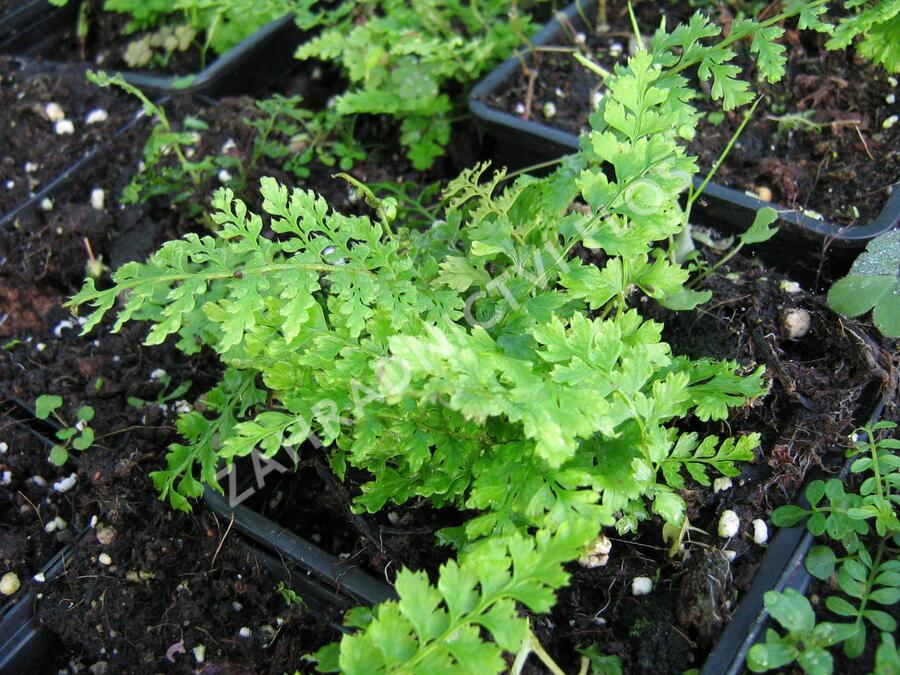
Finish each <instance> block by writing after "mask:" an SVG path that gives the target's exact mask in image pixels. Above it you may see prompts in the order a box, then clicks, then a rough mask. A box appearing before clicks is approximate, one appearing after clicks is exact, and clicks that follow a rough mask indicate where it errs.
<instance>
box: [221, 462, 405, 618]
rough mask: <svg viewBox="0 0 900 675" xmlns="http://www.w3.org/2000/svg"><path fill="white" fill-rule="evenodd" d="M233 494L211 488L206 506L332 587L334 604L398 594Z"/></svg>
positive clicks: (339, 605)
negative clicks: (237, 498)
mask: <svg viewBox="0 0 900 675" xmlns="http://www.w3.org/2000/svg"><path fill="white" fill-rule="evenodd" d="M236 467H237V465H236V464H235V465H232V467H231V470H232V471H237V468H236ZM232 497H233V495H229V496H228V497H226V496H223V495H221V494H219V493H218V492H215V491H214V490H211V489H209V488H207V489H206V491H205V493H204V495H203V499H204V501H205V502H206V505H207V506H208V507H209V508H210V509H211V510H212V511H213V513H215V514H216V516H218V517H219V518H220V519H223V520H226V521H229V522H230V521H231V520H232V519H233V521H234V527H235V528H237V531H239V532H241V533H242V534H244V535H245V536H247V537H249V538H250V539H252V540H253V541H254V542H256V543H257V544H259V545H260V546H263V547H265V548H267V549H269V550H270V551H272V552H273V553H274V554H276V555H277V556H278V557H280V558H282V559H285V560H289V561H290V562H292V563H293V564H294V565H296V566H297V567H299V568H300V569H303V570H305V571H306V573H307V574H308V575H310V577H312V578H315V579H318V581H319V582H320V583H325V584H327V585H328V586H329V587H330V588H331V589H333V590H332V592H331V593H330V595H329V596H328V598H327V599H328V601H329V602H331V603H332V605H333V606H334V607H336V608H338V609H347V608H348V607H349V606H355V605H358V604H366V605H376V604H378V603H379V602H383V601H384V600H390V599H392V598H395V597H396V594H395V593H394V589H393V588H392V587H391V586H388V585H387V584H386V583H384V582H383V581H379V580H378V579H375V578H373V577H372V576H370V575H368V574H366V573H365V572H363V571H362V570H360V569H359V568H358V567H356V566H355V565H354V564H353V563H352V562H349V561H347V560H341V559H340V558H337V557H335V556H334V555H332V554H330V553H327V552H325V551H323V550H322V549H320V548H319V547H318V546H315V545H314V544H312V543H310V542H309V541H307V540H306V539H304V538H302V537H300V536H298V535H296V534H294V533H293V532H291V531H290V530H287V529H285V528H284V527H281V526H280V525H278V524H277V523H275V522H274V521H272V520H269V519H268V518H266V517H265V516H262V515H260V514H259V513H257V512H255V511H253V510H252V509H250V508H248V507H246V506H242V505H240V504H237V505H233V504H232V502H231V498H232ZM348 599H349V600H352V601H353V602H352V605H351V604H348ZM323 600H325V598H323Z"/></svg>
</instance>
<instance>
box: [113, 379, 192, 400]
mask: <svg viewBox="0 0 900 675" xmlns="http://www.w3.org/2000/svg"><path fill="white" fill-rule="evenodd" d="M159 381H160V383H161V384H162V389H160V392H159V394H158V395H157V397H156V398H155V399H154V400H152V401H149V400H147V399H143V398H139V397H137V396H129V397H128V399H127V400H128V405H130V406H132V407H135V408H143V407H144V406H146V405H151V404H154V405H158V406H162V405H165V404H166V403H168V402H169V401H173V400H175V399H177V398H180V397H181V396H184V394H185V393H186V392H187V390H188V389H190V388H191V384H192V382H191V380H185V381H184V382H182V383H181V384H179V385H177V386H174V387H171V388H170V385H172V376H171V375H169V374H168V373H166V374H165V375H162V376H161V377H160V378H159Z"/></svg>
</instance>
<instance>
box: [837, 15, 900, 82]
mask: <svg viewBox="0 0 900 675" xmlns="http://www.w3.org/2000/svg"><path fill="white" fill-rule="evenodd" d="M843 4H844V7H845V9H847V10H849V12H850V15H849V16H845V17H842V18H841V19H840V20H839V21H838V22H837V25H836V26H835V28H834V32H833V33H832V35H831V38H830V39H829V40H828V42H827V43H826V47H827V48H828V49H846V48H847V47H849V46H850V45H852V44H854V41H856V40H858V41H857V42H856V44H855V48H856V51H857V52H859V54H860V55H862V56H863V57H865V58H866V59H868V60H869V61H871V62H872V63H877V64H878V65H880V66H882V67H883V68H884V69H885V70H886V71H887V72H889V73H900V4H898V3H897V2H894V1H893V0H876V1H874V2H867V1H866V0H845V1H844V3H843Z"/></svg>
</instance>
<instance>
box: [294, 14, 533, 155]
mask: <svg viewBox="0 0 900 675" xmlns="http://www.w3.org/2000/svg"><path fill="white" fill-rule="evenodd" d="M304 10H305V11H300V12H299V13H298V22H299V23H300V25H301V26H302V27H303V28H307V29H309V28H313V27H321V28H322V30H321V33H320V34H319V35H317V36H316V37H315V38H313V39H312V40H310V41H309V42H307V43H306V44H303V45H301V46H300V48H299V49H298V50H297V57H298V58H300V59H311V58H316V59H322V60H327V61H334V62H336V63H338V64H340V66H341V67H342V68H343V70H344V72H345V74H346V75H347V78H348V79H349V81H350V87H349V89H348V90H347V91H346V92H344V93H342V94H340V95H339V96H338V97H337V100H336V106H337V111H338V112H340V113H341V114H343V115H355V114H359V113H366V114H379V115H388V116H391V117H394V118H396V119H397V120H398V121H399V122H400V141H401V143H402V144H403V145H404V146H406V147H407V148H408V155H409V158H410V160H411V161H412V164H413V166H414V167H415V168H417V169H425V168H428V167H429V166H431V164H432V162H433V161H434V159H435V158H436V157H438V156H440V155H442V154H443V153H444V148H445V147H446V145H447V143H448V141H449V139H450V126H451V117H452V115H453V114H454V112H455V110H456V108H455V104H456V101H455V99H454V96H453V90H454V87H458V85H459V84H462V85H465V84H467V83H470V82H473V81H474V80H475V79H477V77H478V76H479V75H480V74H481V73H482V72H484V71H486V70H488V69H490V68H491V67H492V66H493V65H494V64H496V63H497V62H498V61H499V60H501V59H503V58H505V57H506V56H508V55H509V54H511V53H512V51H513V49H514V48H515V47H516V45H518V44H520V43H521V42H522V41H523V39H524V38H525V37H527V36H530V35H531V34H532V32H533V31H534V26H533V25H532V23H531V21H530V18H529V16H528V14H526V13H524V12H520V11H519V10H518V5H517V3H516V2H509V0H488V1H487V2H485V1H481V2H463V1H462V0H440V1H439V2H434V1H433V0H413V2H404V1H401V0H377V1H376V0H369V1H367V2H343V3H341V4H340V5H339V6H338V7H336V8H331V9H326V10H322V9H319V8H318V7H313V6H312V5H311V4H310V3H306V6H305V7H304Z"/></svg>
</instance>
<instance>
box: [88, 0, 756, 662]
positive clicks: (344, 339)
mask: <svg viewBox="0 0 900 675" xmlns="http://www.w3.org/2000/svg"><path fill="white" fill-rule="evenodd" d="M473 6H474V5H473ZM670 77H671V76H670V74H669V73H667V72H666V71H665V70H664V69H663V68H662V66H661V65H660V64H658V63H655V62H653V59H652V57H651V55H649V54H647V53H639V54H638V55H636V56H634V57H632V58H631V59H630V60H629V62H628V65H627V66H619V67H618V68H617V70H616V73H615V74H614V75H612V76H611V77H610V78H608V81H607V84H608V86H609V90H610V95H609V96H607V97H605V99H604V104H603V106H602V107H601V109H600V110H599V112H598V113H597V115H595V116H594V120H593V127H594V128H593V130H592V132H591V133H590V134H589V135H587V136H586V137H585V147H586V149H585V151H584V152H583V153H581V154H579V155H578V156H575V157H573V158H570V159H568V160H566V161H565V162H563V163H562V165H561V166H560V168H559V169H558V170H557V171H556V172H554V173H553V174H551V175H550V176H548V177H546V178H542V179H536V178H533V177H528V176H522V177H520V178H518V179H517V180H516V181H514V182H512V183H511V184H505V176H504V173H503V172H499V173H497V174H495V175H494V176H493V177H492V178H489V179H483V178H484V175H485V173H486V170H487V167H486V166H484V165H481V166H478V167H475V168H473V169H471V170H468V171H465V172H463V173H462V175H460V176H459V177H458V178H457V179H455V180H454V181H452V182H451V183H450V184H449V185H448V187H447V189H446V190H445V193H444V200H445V203H446V207H445V209H444V212H443V214H442V215H443V218H442V219H440V220H434V221H433V222H431V223H429V225H428V227H427V228H422V229H415V228H413V227H410V221H409V220H407V219H406V214H408V213H409V212H410V211H409V209H406V208H400V201H399V197H398V196H394V195H393V194H392V195H391V196H390V197H387V198H385V199H378V198H377V197H376V196H375V194H374V193H373V192H372V191H371V190H370V189H368V188H367V187H366V186H364V185H362V184H360V183H359V182H358V181H355V179H352V178H349V177H346V176H344V178H349V180H350V181H351V183H353V184H354V185H355V187H356V188H357V190H358V191H360V193H361V194H363V195H364V196H365V197H366V201H367V203H369V205H370V206H371V207H372V208H373V210H374V213H375V214H376V215H375V217H374V218H369V217H348V216H345V215H342V214H340V213H336V212H334V211H331V210H330V209H329V207H328V204H327V203H326V202H325V201H324V199H322V197H319V196H317V195H315V194H313V193H312V192H309V191H302V190H299V189H295V190H293V191H288V189H287V188H286V187H283V186H281V185H279V184H278V183H277V182H276V181H274V180H273V179H271V178H264V179H262V183H261V193H262V196H263V198H264V199H263V205H262V210H263V212H264V213H263V214H255V213H251V212H249V210H248V209H247V207H246V205H245V204H244V203H243V202H242V201H241V200H239V199H236V198H235V196H234V193H233V192H232V191H231V190H228V189H222V190H220V191H219V192H218V193H217V194H216V197H215V199H214V203H213V207H214V210H213V212H212V213H211V214H210V220H211V221H212V222H213V223H214V224H215V225H216V229H215V231H214V233H213V234H212V235H207V236H204V237H199V236H197V235H195V234H189V235H187V236H185V237H184V238H183V239H182V240H179V241H172V242H168V243H167V244H165V245H164V246H163V247H162V248H161V249H160V250H159V251H158V252H157V253H156V254H154V255H153V256H152V257H151V258H150V259H149V261H148V262H147V263H145V264H137V263H129V264H127V265H124V266H123V267H121V268H120V269H119V270H117V271H116V272H115V273H114V274H113V280H112V281H113V283H112V285H111V287H109V288H98V287H97V285H96V284H95V282H94V280H91V279H88V280H87V281H86V282H85V285H84V288H83V289H82V291H81V292H80V293H78V295H76V296H75V297H74V298H73V299H72V301H71V302H72V304H73V305H90V306H91V307H92V310H93V311H92V312H91V314H90V316H89V317H88V321H87V323H86V325H85V331H89V330H91V329H92V328H93V327H94V326H95V325H96V324H97V323H98V322H99V321H100V320H101V318H102V317H103V315H104V314H105V313H106V312H107V311H109V310H110V309H112V308H113V307H114V306H115V305H116V303H117V301H120V305H119V307H118V309H117V312H118V320H117V322H116V323H115V324H114V326H113V330H118V329H119V328H120V327H121V325H122V324H123V323H124V322H125V321H128V320H147V321H150V322H151V327H150V331H149V333H148V337H147V343H148V344H158V343H160V342H162V341H163V340H165V339H166V338H167V337H169V336H177V339H178V342H177V344H178V346H179V347H180V348H181V349H183V350H184V351H186V352H188V353H193V352H196V351H197V350H199V349H200V348H201V346H204V345H205V346H208V347H209V348H211V349H212V350H214V351H215V352H216V353H217V354H218V355H219V358H220V359H221V361H222V362H223V364H224V365H225V374H224V376H223V380H222V382H221V383H220V384H219V385H218V386H217V387H216V388H215V389H214V390H213V391H212V392H210V394H208V395H207V397H206V401H205V405H204V406H203V410H204V412H202V413H201V412H199V411H194V412H192V413H190V414H188V415H184V416H182V418H181V419H180V421H179V430H180V432H181V433H182V435H183V436H184V437H185V439H186V440H185V442H184V443H183V444H177V445H174V446H172V448H171V449H170V453H169V455H168V457H167V466H166V468H165V469H163V470H161V471H158V472H155V473H154V474H153V480H154V484H155V485H156V487H157V488H158V489H159V490H160V491H161V493H162V494H163V496H165V497H167V498H168V499H169V500H170V501H171V503H172V504H173V505H174V506H175V507H177V508H181V509H187V508H189V500H190V499H192V498H196V497H197V496H199V494H201V492H202V489H203V486H204V485H212V486H214V487H218V485H217V483H216V479H215V472H216V470H217V466H218V463H219V461H220V460H223V459H224V460H225V461H231V460H232V459H233V458H235V457H240V456H245V455H248V454H250V453H252V452H253V451H254V450H258V451H260V452H261V453H262V454H263V455H265V456H267V457H271V456H273V455H275V454H276V453H279V452H281V450H282V449H283V448H293V447H295V446H298V445H300V444H301V443H303V442H304V441H305V440H306V439H311V440H312V441H313V444H314V445H316V447H319V446H320V445H321V446H326V447H327V448H328V451H329V452H330V462H331V467H332V469H333V470H334V471H335V473H336V474H337V475H338V476H339V477H341V478H342V477H343V475H344V472H345V471H346V470H347V468H348V466H351V467H354V468H356V469H362V470H365V471H366V472H367V475H368V476H369V477H370V480H369V482H367V483H365V484H364V485H363V486H362V494H361V495H360V496H359V497H358V498H357V500H356V503H355V507H356V508H357V509H362V510H369V511H375V510H378V509H380V508H382V507H383V506H384V505H386V504H388V503H397V504H402V503H405V502H407V501H410V500H413V499H426V500H428V501H429V502H430V503H432V504H434V505H437V506H453V507H456V508H458V509H460V510H466V511H468V512H469V515H470V516H471V517H469V519H468V520H465V521H463V522H461V523H460V524H459V526H458V527H451V528H447V529H445V530H443V531H442V532H440V533H439V534H440V536H441V537H442V539H443V540H444V541H446V542H450V543H452V544H453V545H454V546H455V547H457V548H458V549H459V551H460V556H461V557H460V558H459V561H458V562H453V563H449V564H448V565H446V566H445V567H444V569H443V570H442V574H441V579H440V580H439V581H438V583H437V586H436V588H435V587H432V586H431V585H430V584H429V583H428V580H427V579H426V577H425V576H424V575H422V574H414V573H411V572H404V573H402V574H401V576H400V578H399V580H398V583H397V588H398V591H399V593H400V596H401V600H400V602H399V603H387V604H385V605H382V606H381V607H379V608H377V609H376V610H375V614H374V616H371V615H370V618H369V619H367V620H366V621H363V620H362V617H363V616H364V615H363V614H362V613H360V612H355V613H353V614H352V615H351V621H352V622H353V624H354V625H355V626H356V627H358V628H361V629H363V630H361V631H360V632H359V633H357V634H356V635H355V636H353V637H348V638H346V639H345V641H344V644H343V646H342V647H341V649H340V656H338V655H337V654H338V652H337V651H335V649H334V648H332V649H330V650H328V651H326V652H320V654H319V659H320V663H321V664H322V665H327V666H328V667H337V666H338V665H340V666H341V667H342V668H343V669H345V670H350V671H353V670H356V669H362V670H364V671H365V672H374V671H377V670H378V665H379V664H381V665H382V666H383V667H384V669H386V670H387V669H400V668H403V669H406V670H407V671H417V670H418V669H419V667H420V666H422V667H423V668H424V670H425V671H427V672H433V671H434V670H435V669H441V668H443V667H445V666H446V667H447V668H451V667H454V664H455V666H456V667H461V668H463V669H466V666H472V665H473V664H476V663H477V667H472V668H468V669H469V670H474V671H476V672H491V671H493V670H499V669H502V668H504V667H505V662H504V661H503V660H502V658H501V657H502V655H503V654H504V653H505V652H512V651H515V650H516V649H517V648H520V647H521V649H523V650H525V651H520V652H519V653H520V654H523V653H524V654H526V656H527V653H530V649H531V648H529V649H526V647H528V645H529V644H531V645H532V646H533V653H536V654H540V652H539V649H538V647H537V645H535V644H534V643H533V641H531V639H530V638H529V639H528V640H527V641H526V640H525V638H526V637H529V633H528V631H527V623H525V622H524V621H523V620H521V619H519V618H518V616H517V614H516V604H515V603H516V602H520V603H522V604H524V605H526V606H528V607H530V608H531V609H532V610H534V611H546V609H548V608H549V607H550V606H551V605H552V602H553V590H554V589H555V588H558V587H559V586H560V585H562V584H563V583H565V576H564V575H563V574H562V572H561V571H560V568H559V565H560V563H562V562H563V561H566V560H571V559H573V558H575V557H577V555H578V554H579V553H580V551H581V548H582V547H583V546H584V545H585V544H586V543H587V542H588V541H589V540H591V539H592V538H594V537H595V536H596V533H597V530H598V529H599V527H600V526H601V525H615V526H616V527H617V528H618V529H619V530H620V531H623V532H624V531H629V530H633V529H635V528H636V527H637V526H638V523H639V522H640V521H642V520H645V519H648V518H650V517H651V514H655V515H657V516H659V518H660V519H661V520H663V521H664V522H665V523H667V524H668V525H670V526H671V527H679V526H681V525H683V524H684V522H685V518H684V511H685V504H684V500H683V498H682V496H681V495H680V494H679V491H680V490H681V489H683V488H685V487H686V486H687V480H689V479H692V480H695V481H698V482H700V483H708V482H709V480H710V471H716V472H720V473H723V474H726V475H735V473H736V471H737V467H736V463H737V462H740V461H746V460H750V459H752V457H753V450H754V448H755V446H756V445H757V444H758V440H759V439H758V437H757V436H755V435H750V436H747V437H744V438H739V439H724V440H722V439H719V438H717V437H709V438H702V437H700V436H698V435H696V434H694V433H684V432H682V431H681V430H680V429H679V422H680V421H681V420H684V419H685V418H687V417H696V418H697V419H699V420H702V421H709V420H724V419H725V418H726V417H727V415H728V411H729V409H731V408H734V407H736V406H741V405H744V404H745V403H746V401H747V399H748V398H750V397H754V396H758V395H761V394H762V393H764V391H765V388H764V387H763V383H762V372H763V370H762V368H759V369H756V370H752V371H751V372H750V373H749V374H747V371H746V370H742V369H741V368H740V367H739V366H738V364H736V363H730V362H715V361H712V360H709V359H698V360H691V359H688V358H684V357H677V356H675V355H673V354H672V353H671V350H670V348H669V346H668V345H667V344H666V343H664V342H662V340H661V333H662V326H661V325H660V324H659V323H656V322H653V321H647V320H645V319H644V318H643V317H642V316H641V314H640V311H639V310H638V309H636V307H639V306H640V305H641V301H642V300H645V299H646V298H648V297H649V298H653V299H655V300H657V301H659V302H663V303H672V304H674V305H678V306H682V307H692V306H695V305H697V304H698V303H700V302H702V301H704V300H705V299H706V298H707V297H708V294H700V293H696V292H690V291H688V290H687V289H686V288H685V283H686V282H687V280H688V272H687V271H686V270H685V269H683V268H682V267H681V266H680V265H678V264H676V263H673V262H671V260H670V259H669V257H668V255H667V254H666V252H665V250H663V247H664V246H666V245H667V244H668V241H669V238H670V237H672V236H675V235H677V234H679V233H680V232H681V230H682V228H683V226H684V223H685V221H686V217H685V213H684V211H683V209H682V207H681V205H680V204H679V196H680V195H681V194H682V193H683V192H684V190H685V189H686V188H687V186H688V185H690V182H691V175H692V174H693V173H694V172H695V171H696V166H695V163H694V161H693V159H692V158H689V157H686V156H685V154H684V150H683V148H682V147H681V146H680V145H679V141H678V132H679V129H677V128H676V125H674V124H673V123H672V117H671V114H672V108H671V100H670V98H669V93H668V90H667V88H666V86H667V84H666V83H668V82H670ZM679 105H681V106H687V108H685V107H681V108H679V109H680V110H683V111H687V112H688V113H689V114H686V115H684V117H683V124H682V126H684V125H685V124H686V125H691V124H693V123H694V122H695V120H696V115H695V114H694V113H693V112H691V110H688V108H690V106H689V104H687V103H686V102H684V101H681V102H680V103H679ZM681 131H684V129H681ZM607 166H611V167H612V171H611V173H610V175H609V176H607V175H606V173H605V169H606V168H607ZM581 200H583V202H584V203H582V202H581ZM762 220H765V218H762ZM413 222H417V221H413ZM273 234H274V236H272V235H273ZM267 235H268V236H267ZM576 249H579V250H588V251H590V252H591V254H592V255H593V256H594V260H596V263H595V264H588V263H586V262H583V261H582V258H581V257H579V256H577V255H575V254H574V251H575V250H576ZM535 532H537V534H536V535H535V534H534V533H535ZM481 631H487V633H489V634H490V636H491V637H492V639H493V641H494V642H493V643H487V642H484V641H483V638H484V637H485V636H486V634H485V633H482V632H481ZM338 661H340V663H338ZM432 666H433V667H432Z"/></svg>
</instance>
